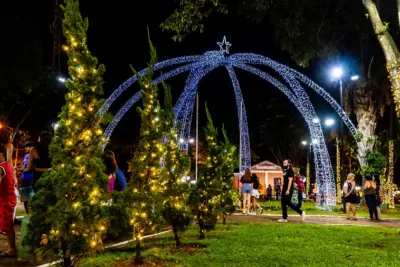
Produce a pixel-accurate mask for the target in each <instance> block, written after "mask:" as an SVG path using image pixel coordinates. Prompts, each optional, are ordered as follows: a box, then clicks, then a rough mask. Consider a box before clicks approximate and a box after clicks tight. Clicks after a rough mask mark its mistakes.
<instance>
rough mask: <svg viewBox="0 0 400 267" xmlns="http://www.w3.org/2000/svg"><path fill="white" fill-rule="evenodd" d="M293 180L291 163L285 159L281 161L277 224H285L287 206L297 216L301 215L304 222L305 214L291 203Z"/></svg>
mask: <svg viewBox="0 0 400 267" xmlns="http://www.w3.org/2000/svg"><path fill="white" fill-rule="evenodd" d="M293 178H294V171H293V169H292V166H291V162H290V160H288V159H286V160H284V161H283V186H282V196H281V205H282V219H280V220H278V222H287V216H288V214H287V207H288V206H289V207H290V208H291V209H292V210H294V211H295V212H297V213H298V214H299V215H301V219H302V220H304V219H305V217H306V213H305V212H304V211H302V210H301V209H299V208H298V207H297V206H296V205H294V204H293V203H292V202H291V199H292V193H293Z"/></svg>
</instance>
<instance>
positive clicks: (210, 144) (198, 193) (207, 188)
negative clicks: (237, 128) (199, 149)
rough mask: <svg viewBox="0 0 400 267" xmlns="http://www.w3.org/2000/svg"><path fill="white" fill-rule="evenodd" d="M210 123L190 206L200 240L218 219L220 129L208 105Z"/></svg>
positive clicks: (205, 129)
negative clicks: (202, 162) (203, 155)
mask: <svg viewBox="0 0 400 267" xmlns="http://www.w3.org/2000/svg"><path fill="white" fill-rule="evenodd" d="M206 113H207V119H208V123H207V126H206V127H205V128H204V133H205V135H206V145H207V158H206V162H205V164H204V165H202V166H201V168H200V175H199V180H198V181H197V184H196V188H195V189H194V190H192V192H191V194H190V197H189V204H190V205H191V206H192V207H193V210H194V212H195V214H196V218H197V222H198V224H199V228H200V238H201V239H203V238H205V231H206V230H210V229H214V228H215V224H216V223H217V219H218V213H219V211H218V209H217V202H218V199H217V197H218V196H219V190H220V189H219V188H218V186H219V185H218V183H217V182H216V181H218V180H219V179H218V172H220V171H219V170H218V168H219V166H218V163H219V160H218V157H219V156H220V150H221V148H220V146H219V145H218V143H217V142H218V140H217V139H218V129H217V128H215V127H214V124H213V121H212V118H211V115H210V112H209V111H208V108H207V105H206Z"/></svg>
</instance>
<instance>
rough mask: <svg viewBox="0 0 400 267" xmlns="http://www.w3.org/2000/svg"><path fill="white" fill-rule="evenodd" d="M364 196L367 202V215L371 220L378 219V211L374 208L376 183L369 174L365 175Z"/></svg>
mask: <svg viewBox="0 0 400 267" xmlns="http://www.w3.org/2000/svg"><path fill="white" fill-rule="evenodd" d="M364 196H365V202H367V206H368V211H369V217H370V219H371V220H374V219H376V220H379V217H378V211H377V209H376V183H375V182H374V181H373V180H372V177H371V176H366V177H365V183H364Z"/></svg>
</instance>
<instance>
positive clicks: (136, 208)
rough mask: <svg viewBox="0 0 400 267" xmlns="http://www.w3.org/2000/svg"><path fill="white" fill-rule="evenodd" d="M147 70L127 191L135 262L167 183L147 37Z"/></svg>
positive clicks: (160, 115)
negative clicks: (139, 125) (139, 123)
mask: <svg viewBox="0 0 400 267" xmlns="http://www.w3.org/2000/svg"><path fill="white" fill-rule="evenodd" d="M149 43H150V56H151V58H150V63H149V71H148V72H147V73H146V75H145V76H143V77H140V76H139V75H138V74H137V77H138V81H139V84H140V87H141V92H142V108H140V107H138V108H137V110H138V112H139V114H140V117H141V120H142V123H141V127H140V141H139V144H138V145H137V148H136V151H135V153H134V157H133V159H132V162H131V166H132V178H131V180H130V181H129V184H128V187H129V190H128V194H130V196H129V198H130V199H131V203H130V206H129V209H130V213H131V224H132V226H133V232H134V236H135V238H136V257H135V262H136V263H137V264H140V263H141V262H142V256H141V249H140V247H141V240H142V238H143V235H144V233H145V232H149V231H155V230H156V227H157V226H158V225H160V224H161V222H162V221H163V220H162V215H161V209H162V208H163V200H164V199H163V197H164V192H165V190H166V189H167V185H166V183H165V180H164V175H163V170H162V168H161V166H162V164H163V160H164V157H165V155H166V152H165V149H164V144H163V142H162V140H163V134H164V133H163V130H164V129H165V127H164V122H163V120H164V113H163V111H162V110H161V107H160V103H159V100H158V88H157V86H156V85H155V84H154V83H153V81H152V77H153V68H154V65H155V64H156V62H157V55H156V50H155V48H154V46H153V44H152V43H151V41H150V36H149Z"/></svg>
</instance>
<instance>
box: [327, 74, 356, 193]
mask: <svg viewBox="0 0 400 267" xmlns="http://www.w3.org/2000/svg"><path fill="white" fill-rule="evenodd" d="M343 74H344V73H343V69H342V68H341V67H334V68H333V69H332V71H331V77H332V80H334V81H339V85H340V107H341V108H342V109H343V82H342V76H343ZM359 78H360V77H359V76H358V75H352V76H351V77H350V80H351V81H357V80H358V79H359ZM339 139H340V141H341V142H343V120H342V119H341V120H340V134H339V138H336V147H337V148H336V149H337V150H336V156H337V159H336V160H337V162H336V164H337V165H339V166H336V171H337V173H338V174H337V176H338V177H337V181H336V182H337V191H338V192H340V186H341V177H342V176H343V168H342V166H343V153H342V151H341V150H342V145H340V146H339V143H340V142H339ZM338 196H339V193H338Z"/></svg>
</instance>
